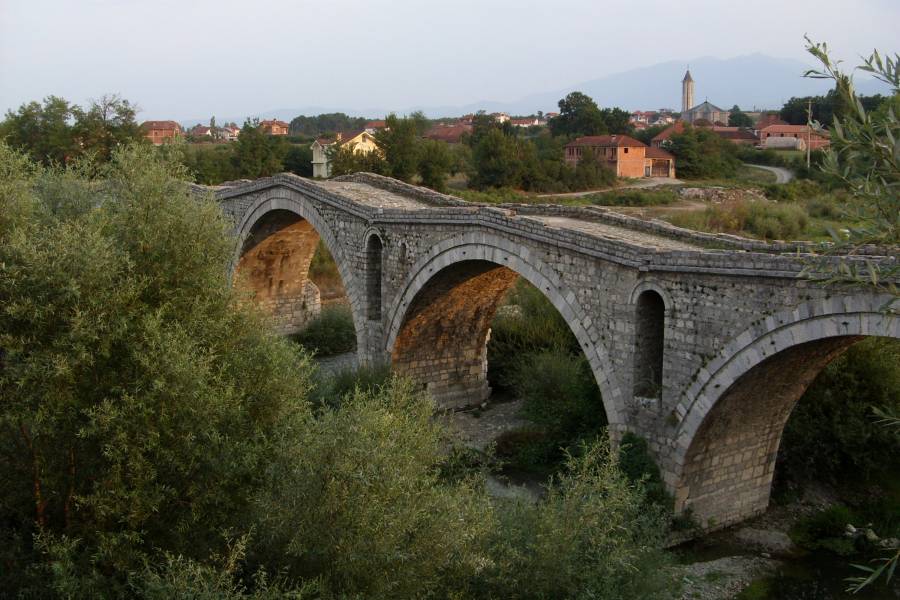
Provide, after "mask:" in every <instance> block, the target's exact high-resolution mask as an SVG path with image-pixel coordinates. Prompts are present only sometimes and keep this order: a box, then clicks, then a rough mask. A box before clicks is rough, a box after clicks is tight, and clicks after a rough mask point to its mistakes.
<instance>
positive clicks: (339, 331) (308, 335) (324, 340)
mask: <svg viewBox="0 0 900 600" xmlns="http://www.w3.org/2000/svg"><path fill="white" fill-rule="evenodd" d="M291 339H292V340H294V341H295V342H297V343H298V344H300V345H301V346H303V347H304V348H306V349H307V350H309V351H310V352H314V353H315V354H316V355H317V356H332V355H334V354H342V353H344V352H350V351H352V350H353V349H354V348H356V328H355V327H354V325H353V313H352V312H351V311H350V307H349V306H345V305H342V304H337V305H332V306H326V307H325V308H323V309H322V312H321V313H319V315H318V316H316V317H315V318H313V319H311V320H310V321H309V323H307V324H306V327H304V328H303V331H301V332H299V333H296V334H294V335H292V336H291Z"/></svg>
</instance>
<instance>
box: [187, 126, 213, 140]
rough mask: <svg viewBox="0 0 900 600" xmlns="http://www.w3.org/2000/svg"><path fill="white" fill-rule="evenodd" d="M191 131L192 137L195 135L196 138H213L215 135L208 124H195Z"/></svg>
mask: <svg viewBox="0 0 900 600" xmlns="http://www.w3.org/2000/svg"><path fill="white" fill-rule="evenodd" d="M190 133H191V137H194V138H202V137H209V138H211V137H212V136H213V130H212V129H210V128H209V127H207V126H206V125H194V126H193V127H191V131H190Z"/></svg>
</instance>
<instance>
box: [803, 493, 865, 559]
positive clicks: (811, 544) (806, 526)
mask: <svg viewBox="0 0 900 600" xmlns="http://www.w3.org/2000/svg"><path fill="white" fill-rule="evenodd" d="M855 520H856V519H855V516H854V514H853V512H852V511H851V510H850V509H849V508H847V507H846V506H842V505H835V506H830V507H828V508H826V509H824V510H821V511H819V512H816V513H814V514H812V515H810V516H808V517H805V518H803V519H801V520H800V521H799V522H798V523H797V524H796V525H795V526H794V528H793V529H792V530H791V537H792V539H793V540H794V543H796V544H797V545H798V546H801V547H803V548H806V549H807V550H819V549H821V550H828V551H830V552H834V553H835V554H838V555H840V556H850V555H851V554H854V553H855V552H856V542H855V540H854V539H852V538H848V537H847V536H846V535H844V534H845V532H846V531H847V525H850V524H852V523H853V521H855ZM857 523H858V521H857Z"/></svg>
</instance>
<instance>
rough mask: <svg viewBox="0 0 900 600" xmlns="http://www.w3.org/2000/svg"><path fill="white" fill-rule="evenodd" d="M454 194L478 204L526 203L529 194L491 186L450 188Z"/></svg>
mask: <svg viewBox="0 0 900 600" xmlns="http://www.w3.org/2000/svg"><path fill="white" fill-rule="evenodd" d="M450 193H452V194H453V195H454V196H458V197H460V198H462V199H463V200H466V201H468V202H477V203H479V204H504V203H515V204H520V203H528V202H531V201H532V200H531V196H528V195H527V194H525V193H523V192H520V191H517V190H514V189H512V188H493V189H487V190H451V191H450Z"/></svg>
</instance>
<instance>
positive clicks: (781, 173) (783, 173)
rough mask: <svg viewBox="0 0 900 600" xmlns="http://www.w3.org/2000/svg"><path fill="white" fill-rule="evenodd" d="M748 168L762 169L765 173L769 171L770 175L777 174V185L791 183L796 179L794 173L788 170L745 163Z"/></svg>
mask: <svg viewBox="0 0 900 600" xmlns="http://www.w3.org/2000/svg"><path fill="white" fill-rule="evenodd" d="M744 164H745V165H746V166H748V167H753V168H754V169H762V170H763V171H768V172H769V173H774V174H775V183H789V182H790V181H791V180H792V179H793V178H794V173H793V172H792V171H789V170H787V169H783V168H781V167H770V166H767V165H751V164H750V163H744Z"/></svg>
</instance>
